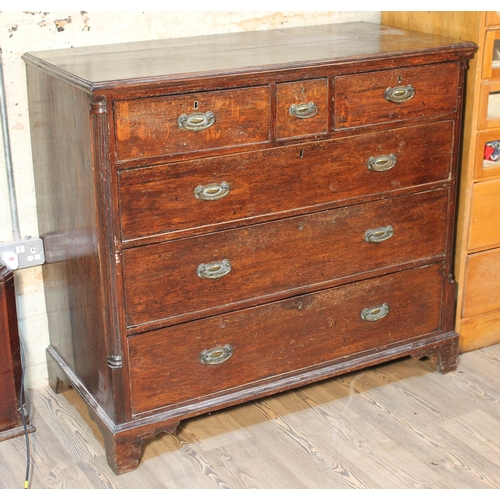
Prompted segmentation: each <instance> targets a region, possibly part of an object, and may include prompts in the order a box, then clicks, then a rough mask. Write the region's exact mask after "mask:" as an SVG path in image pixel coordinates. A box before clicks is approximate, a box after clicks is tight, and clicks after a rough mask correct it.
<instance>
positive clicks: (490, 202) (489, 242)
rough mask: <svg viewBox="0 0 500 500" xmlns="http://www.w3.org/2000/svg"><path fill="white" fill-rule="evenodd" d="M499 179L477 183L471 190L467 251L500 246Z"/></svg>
mask: <svg viewBox="0 0 500 500" xmlns="http://www.w3.org/2000/svg"><path fill="white" fill-rule="evenodd" d="M499 213H500V179H496V180H492V181H485V182H478V183H476V184H474V186H473V188H472V205H471V217H470V220H471V225H470V233H469V250H481V249H485V248H487V247H492V246H495V245H500V224H499V223H498V214H499Z"/></svg>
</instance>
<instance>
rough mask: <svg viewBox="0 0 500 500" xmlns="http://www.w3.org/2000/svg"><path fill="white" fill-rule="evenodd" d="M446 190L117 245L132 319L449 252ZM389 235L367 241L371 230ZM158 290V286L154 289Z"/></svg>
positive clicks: (174, 315) (240, 301)
mask: <svg viewBox="0 0 500 500" xmlns="http://www.w3.org/2000/svg"><path fill="white" fill-rule="evenodd" d="M447 203H448V200H447V192H446V190H445V191H443V190H437V191H429V192H425V193H419V194H415V195H409V196H406V197H401V198H396V199H392V200H388V201H381V202H373V203H368V204H363V205H356V206H353V207H349V208H345V209H337V210H332V211H326V212H319V213H317V214H312V215H307V216H302V217H295V218H292V219H284V220H281V221H277V222H270V223H266V224H258V225H255V226H250V227H249V228H245V229H235V230H232V231H224V232H219V233H210V234H207V235H204V236H200V237H196V238H188V239H181V240H178V241H173V242H168V243H163V244H157V245H151V246H141V247H136V248H133V249H128V250H125V251H124V252H123V275H124V292H125V313H126V315H127V325H128V326H129V327H132V326H135V325H141V324H144V323H152V322H158V321H160V320H167V321H168V320H170V321H169V323H171V322H173V321H174V322H177V321H181V320H182V321H186V320H187V319H193V318H196V317H200V316H204V315H206V314H214V313H215V312H222V311H227V310H233V309H235V308H236V307H242V305H249V304H250V303H255V302H263V301H267V300H269V299H270V298H273V299H276V298H280V297H283V296H290V295H294V294H297V293H300V292H301V291H304V290H306V289H314V288H316V289H317V288H324V287H326V286H331V285H332V284H334V283H335V282H338V281H339V279H344V281H345V278H349V279H353V277H356V279H359V277H361V276H362V275H363V273H367V272H369V271H373V270H377V272H379V273H382V272H387V270H389V269H391V268H392V269H395V268H397V266H401V265H403V264H406V263H408V262H412V263H414V264H415V263H418V262H419V261H425V260H430V259H441V258H443V257H444V255H445V239H446V224H447ZM389 225H390V226H392V228H393V230H394V235H393V236H392V237H390V238H389V239H387V240H385V241H383V242H381V243H369V242H367V241H366V240H365V233H366V231H367V230H369V229H376V228H381V227H387V226H389ZM224 259H228V260H229V262H230V263H231V267H232V269H231V271H230V272H229V273H228V274H226V275H225V276H222V277H221V278H218V279H206V278H200V277H198V275H197V269H198V266H199V265H200V264H209V263H212V262H222V261H223V260H224ZM151 290H155V293H150V291H151Z"/></svg>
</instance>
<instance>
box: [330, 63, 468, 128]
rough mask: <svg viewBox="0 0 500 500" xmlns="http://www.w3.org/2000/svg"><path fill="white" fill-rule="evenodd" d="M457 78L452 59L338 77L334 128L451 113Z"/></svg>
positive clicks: (456, 70)
mask: <svg viewBox="0 0 500 500" xmlns="http://www.w3.org/2000/svg"><path fill="white" fill-rule="evenodd" d="M459 77H460V66H459V64H458V63H456V62H452V63H445V64H429V65H424V66H415V67H411V68H397V69H390V70H383V71H374V72H371V73H363V74H359V75H346V76H339V77H337V78H335V98H334V115H333V120H334V129H342V128H351V127H360V126H364V125H370V124H374V123H386V122H391V123H394V122H397V121H399V120H405V119H409V118H417V117H421V116H435V115H439V114H441V113H451V112H454V111H455V110H456V107H457V105H458V102H457V95H458V82H459Z"/></svg>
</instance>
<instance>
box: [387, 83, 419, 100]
mask: <svg viewBox="0 0 500 500" xmlns="http://www.w3.org/2000/svg"><path fill="white" fill-rule="evenodd" d="M414 95H415V89H414V88H413V86H412V85H404V86H403V85H402V86H400V87H389V88H388V89H387V90H386V91H385V93H384V97H385V98H386V99H387V100H388V101H389V102H395V103H396V104H400V103H402V102H406V101H409V100H410V99H411V98H412V97H413V96H414Z"/></svg>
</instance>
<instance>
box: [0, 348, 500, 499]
mask: <svg viewBox="0 0 500 500" xmlns="http://www.w3.org/2000/svg"><path fill="white" fill-rule="evenodd" d="M29 397H30V400H31V407H32V409H31V412H32V417H31V420H32V423H33V424H34V425H35V427H36V432H35V433H33V434H31V435H30V444H31V454H32V457H31V462H32V470H31V485H30V487H31V488H32V489H42V488H50V489H56V488H64V489H68V488H72V489H81V488H93V489H103V488H136V489H145V488H150V489H164V488H170V489H188V488H190V489H219V488H228V489H275V488H280V489H320V488H321V489H337V488H339V489H340V488H345V489H417V488H418V489H421V488H429V489H458V488H463V489H469V488H477V489H497V488H499V487H500V344H497V345H495V346H491V347H488V348H484V349H480V350H477V351H472V352H468V353H465V354H463V355H461V356H460V359H459V366H458V369H457V371H455V372H453V373H449V374H446V375H443V374H440V373H439V372H437V371H436V370H435V367H434V365H433V363H432V362H431V361H429V360H420V361H419V360H412V359H409V358H405V359H403V360H399V361H396V362H391V363H388V364H385V365H382V366H379V367H377V368H371V369H367V370H363V371H359V372H356V373H352V374H349V375H347V376H343V377H338V378H334V379H331V380H328V381H325V382H321V383H317V384H313V385H310V386H307V387H305V388H302V389H298V390H295V391H290V392H287V393H284V394H281V395H278V396H273V397H269V398H266V399H262V400H258V401H255V402H253V403H249V404H245V405H241V406H237V407H234V408H231V409H229V410H224V411H220V412H217V413H212V414H210V415H206V416H203V417H199V418H195V419H192V420H188V421H186V422H183V423H181V425H180V426H179V429H178V432H177V433H176V434H174V435H168V434H163V435H161V436H160V437H158V438H156V439H155V440H154V441H151V442H150V443H149V444H147V445H146V446H145V448H144V456H143V459H142V462H141V464H140V465H139V468H138V469H137V470H136V471H133V472H130V473H127V474H124V475H121V476H115V475H114V474H113V473H112V472H111V470H110V469H109V468H108V466H107V463H106V458H105V456H104V451H103V448H102V444H101V436H100V435H99V432H98V430H97V428H96V426H95V425H94V423H93V422H92V421H91V420H90V419H89V417H88V414H87V412H86V409H85V407H84V406H83V404H82V403H81V401H80V399H79V397H78V396H77V394H76V393H75V392H74V391H73V390H70V391H67V392H65V393H63V394H60V395H57V396H55V395H54V394H53V393H52V392H51V390H50V389H49V388H44V389H41V390H38V391H36V392H31V393H30V394H29ZM25 468H26V448H25V439H24V437H18V438H13V439H10V440H8V441H3V442H0V488H14V489H17V488H23V484H24V474H25Z"/></svg>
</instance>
